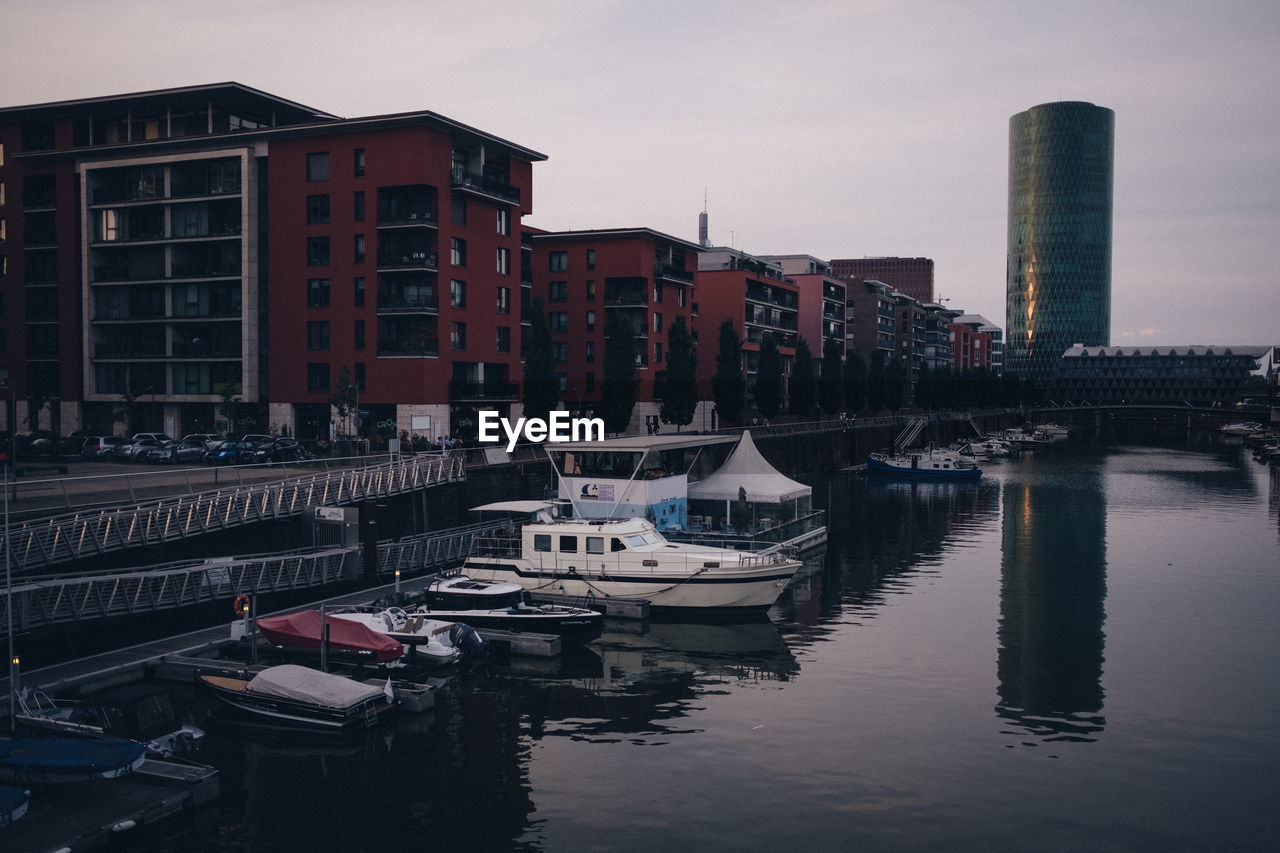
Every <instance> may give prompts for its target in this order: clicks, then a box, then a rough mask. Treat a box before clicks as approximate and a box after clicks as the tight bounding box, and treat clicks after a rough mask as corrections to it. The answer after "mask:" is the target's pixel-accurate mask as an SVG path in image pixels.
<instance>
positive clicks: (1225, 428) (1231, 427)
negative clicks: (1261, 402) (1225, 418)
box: [1218, 421, 1262, 438]
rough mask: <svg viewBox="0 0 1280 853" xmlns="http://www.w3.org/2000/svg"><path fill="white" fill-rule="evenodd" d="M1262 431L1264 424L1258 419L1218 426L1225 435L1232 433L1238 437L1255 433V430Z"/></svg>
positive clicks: (1219, 430)
mask: <svg viewBox="0 0 1280 853" xmlns="http://www.w3.org/2000/svg"><path fill="white" fill-rule="evenodd" d="M1261 431H1262V424H1260V423H1258V422H1257V421H1241V422H1240V423H1234V424H1224V425H1222V426H1220V427H1218V432H1220V433H1222V434H1223V435H1231V436H1236V437H1238V438H1244V437H1245V436H1249V435H1253V434H1254V433H1255V432H1261Z"/></svg>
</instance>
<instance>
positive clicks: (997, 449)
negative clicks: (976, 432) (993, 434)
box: [956, 438, 1018, 459]
mask: <svg viewBox="0 0 1280 853" xmlns="http://www.w3.org/2000/svg"><path fill="white" fill-rule="evenodd" d="M956 452H957V453H959V454H960V455H961V456H972V457H973V458H974V459H1004V458H1007V457H1010V456H1016V455H1018V448H1017V447H1015V446H1014V445H1012V444H1010V443H1009V442H1007V441H1004V440H1003V439H998V438H985V439H979V440H977V441H970V442H968V443H966V444H962V445H960V447H959V448H958V449H957V450H956Z"/></svg>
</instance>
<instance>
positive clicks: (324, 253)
mask: <svg viewBox="0 0 1280 853" xmlns="http://www.w3.org/2000/svg"><path fill="white" fill-rule="evenodd" d="M328 265H329V238H328V237H308V238H307V266H309V267H325V266H328Z"/></svg>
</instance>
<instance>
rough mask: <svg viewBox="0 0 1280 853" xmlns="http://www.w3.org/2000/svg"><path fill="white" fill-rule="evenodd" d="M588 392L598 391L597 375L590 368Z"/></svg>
mask: <svg viewBox="0 0 1280 853" xmlns="http://www.w3.org/2000/svg"><path fill="white" fill-rule="evenodd" d="M587 393H588V394H594V393H596V375H595V374H594V373H592V372H591V371H590V370H588V371H587Z"/></svg>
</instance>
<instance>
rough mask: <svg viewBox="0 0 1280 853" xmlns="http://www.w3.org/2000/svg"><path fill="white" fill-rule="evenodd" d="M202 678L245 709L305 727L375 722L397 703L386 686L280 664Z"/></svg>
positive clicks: (337, 727)
mask: <svg viewBox="0 0 1280 853" xmlns="http://www.w3.org/2000/svg"><path fill="white" fill-rule="evenodd" d="M198 677H199V679H200V681H202V682H204V684H205V685H206V686H208V687H209V688H210V689H212V690H213V692H214V694H215V695H216V696H217V697H218V698H219V699H221V700H222V701H223V702H226V703H227V704H228V705H231V706H232V707H234V708H238V709H239V710H241V711H246V712H248V713H250V714H256V715H258V716H261V717H267V718H270V719H272V720H275V721H278V722H285V723H288V724H290V725H293V726H299V727H302V728H305V729H311V730H316V729H321V730H328V731H348V730H351V729H358V728H365V727H369V726H373V725H376V724H377V722H378V720H379V719H380V718H381V717H382V715H383V714H384V713H385V712H387V711H389V710H391V709H392V708H394V707H395V700H394V693H393V691H391V690H389V689H387V687H386V686H385V685H372V684H361V683H360V682H358V681H353V680H352V679H350V678H345V677H343V676H341V675H333V674H332V673H328V672H321V671H319V670H317V669H308V668H307V667H305V666H295V665H293V664H281V665H280V666H272V667H268V668H267V669H264V670H263V671H262V672H259V673H258V674H257V675H254V676H252V677H249V676H248V674H247V673H246V674H245V675H244V676H243V677H241V676H229V675H212V674H206V673H201V674H200V675H199V676H198Z"/></svg>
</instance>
